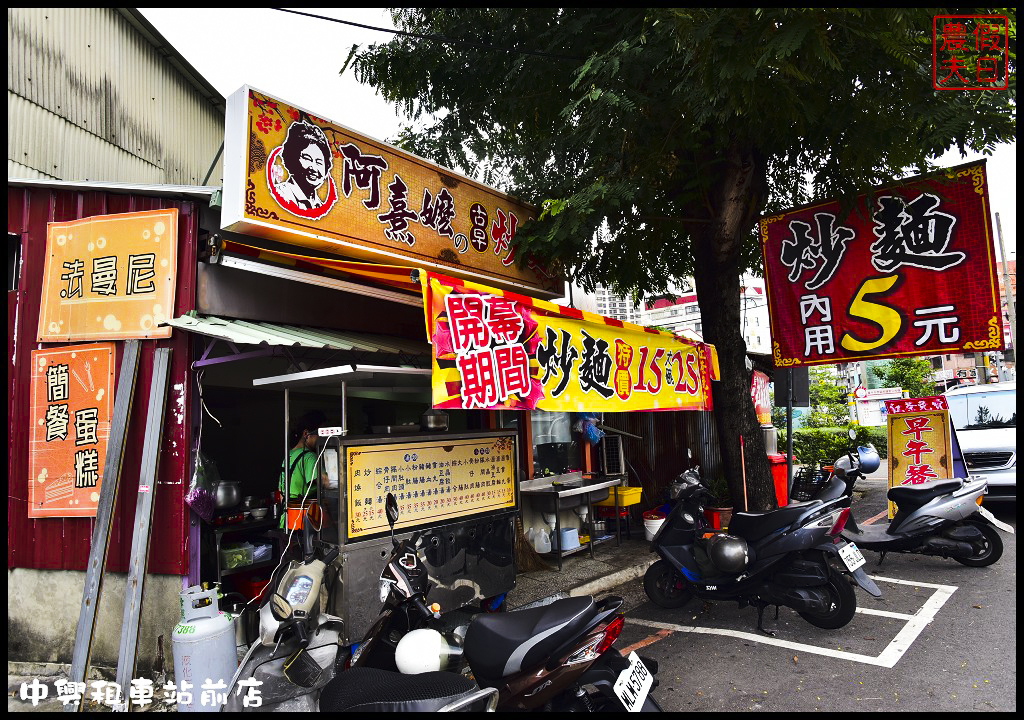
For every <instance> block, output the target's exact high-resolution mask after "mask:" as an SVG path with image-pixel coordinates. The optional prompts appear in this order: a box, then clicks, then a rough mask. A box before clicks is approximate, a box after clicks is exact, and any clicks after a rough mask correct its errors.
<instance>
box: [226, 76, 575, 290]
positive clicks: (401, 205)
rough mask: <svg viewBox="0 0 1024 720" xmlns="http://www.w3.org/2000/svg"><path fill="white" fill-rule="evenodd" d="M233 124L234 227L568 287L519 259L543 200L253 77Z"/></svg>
mask: <svg viewBox="0 0 1024 720" xmlns="http://www.w3.org/2000/svg"><path fill="white" fill-rule="evenodd" d="M226 126H227V127H226V134H225V149H224V152H225V156H224V158H225V159H224V163H225V164H224V173H225V176H224V202H223V211H222V213H221V222H222V225H223V227H224V229H225V230H230V231H233V232H239V233H246V234H248V235H253V236H257V237H262V238H267V239H270V240H277V241H279V242H284V243H288V244H291V245H299V246H302V247H305V248H310V249H312V250H317V251H323V252H328V253H332V254H336V255H344V256H345V257H348V258H352V259H355V260H361V261H371V262H379V263H384V264H389V265H404V266H410V267H424V268H428V269H434V270H440V271H443V272H445V273H446V274H452V275H457V276H460V277H467V278H472V279H476V280H481V281H484V282H487V283H491V284H497V285H499V286H501V287H506V288H510V289H515V290H516V291H517V292H522V291H528V294H534V295H537V296H541V297H555V296H559V295H561V294H562V290H563V287H564V281H563V278H562V277H561V276H560V275H559V274H558V273H557V272H555V271H552V270H551V269H550V268H547V267H545V266H544V264H543V263H541V262H539V261H538V260H537V259H536V258H533V257H526V258H520V256H519V248H518V246H517V243H516V232H517V231H518V229H519V228H520V226H522V224H523V223H525V222H526V221H528V220H531V219H533V218H535V217H536V216H537V211H536V209H535V208H533V207H531V206H529V205H527V204H525V203H523V202H520V201H518V200H515V199H514V198H511V197H509V196H508V195H505V194H503V193H501V192H498V191H497V190H494V189H493V188H489V187H487V186H485V185H482V184H480V183H478V182H475V181H474V180H472V179H470V178H468V177H465V176H461V175H458V174H456V173H454V172H452V171H450V170H447V169H445V168H442V167H440V166H439V165H436V164H434V163H432V162H430V161H428V160H426V159H424V158H421V157H418V156H416V155H413V154H411V153H408V152H404V151H402V150H400V149H398V148H396V147H393V146H391V145H387V144H385V143H382V142H379V141H377V140H374V139H372V138H370V137H367V136H365V135H361V134H359V133H356V132H354V131H352V130H350V129H349V128H347V127H345V126H343V125H339V124H337V123H335V122H332V121H330V120H326V119H323V118H321V117H317V116H316V115H312V114H310V113H309V112H307V111H306V110H304V109H302V108H300V107H298V106H296V105H292V104H290V103H287V102H285V101H283V100H279V99H278V98H274V97H271V96H270V95H267V94H265V93H262V92H259V91H257V90H254V89H252V88H250V87H248V86H243V87H242V88H241V89H240V90H239V91H238V92H236V93H235V94H233V95H232V96H231V97H230V98H229V99H228V107H227V120H226ZM521 259H522V260H524V261H523V262H520V260H521Z"/></svg>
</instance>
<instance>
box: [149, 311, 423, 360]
mask: <svg viewBox="0 0 1024 720" xmlns="http://www.w3.org/2000/svg"><path fill="white" fill-rule="evenodd" d="M166 324H167V325H170V326H171V327H175V328H178V329H179V330H186V331H188V332H193V333H197V334H199V335H205V336H206V337H212V338H217V339H219V340H226V341H228V342H232V343H236V344H243V345H269V346H283V347H308V348H323V349H328V350H355V351H361V352H381V353H390V354H399V353H405V354H407V355H426V354H427V353H429V352H430V346H429V345H427V344H426V343H422V342H416V341H415V340H404V339H402V338H394V337H386V336H384V335H367V334H364V333H352V332H341V331H339V330H325V329H323V328H312V327H306V326H304V325H277V324H274V323H264V322H249V321H247V320H234V319H228V318H220V317H214V316H212V315H211V316H207V317H193V316H190V315H182V316H181V317H178V318H174V319H173V320H168V321H167V322H166Z"/></svg>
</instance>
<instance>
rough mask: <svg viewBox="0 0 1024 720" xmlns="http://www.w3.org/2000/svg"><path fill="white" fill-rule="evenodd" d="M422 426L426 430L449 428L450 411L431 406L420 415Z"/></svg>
mask: <svg viewBox="0 0 1024 720" xmlns="http://www.w3.org/2000/svg"><path fill="white" fill-rule="evenodd" d="M420 427H421V428H423V429H424V430H447V429H448V413H446V412H442V411H440V410H435V409H433V408H431V409H429V410H427V411H426V412H425V413H423V414H422V415H421V416H420Z"/></svg>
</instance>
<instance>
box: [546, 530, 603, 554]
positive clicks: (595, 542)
mask: <svg viewBox="0 0 1024 720" xmlns="http://www.w3.org/2000/svg"><path fill="white" fill-rule="evenodd" d="M614 539H615V536H614V535H605V536H604V537H599V538H597V539H596V540H593V541H592V542H585V543H583V544H581V545H580V546H579V547H574V548H572V549H571V550H562V551H561V552H559V551H558V550H552V551H551V552H549V553H543V554H542V555H541V557H548V556H550V557H559V556H561V557H566V556H567V555H573V554H575V553H578V552H580V551H581V550H586V549H587V548H589V547H590V546H591V545H600V544H601V543H606V542H608V541H609V540H614Z"/></svg>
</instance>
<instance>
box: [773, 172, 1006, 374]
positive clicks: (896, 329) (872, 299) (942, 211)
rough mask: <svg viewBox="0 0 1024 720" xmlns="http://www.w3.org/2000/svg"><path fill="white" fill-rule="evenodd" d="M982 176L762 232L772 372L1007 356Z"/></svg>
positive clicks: (913, 182)
mask: <svg viewBox="0 0 1024 720" xmlns="http://www.w3.org/2000/svg"><path fill="white" fill-rule="evenodd" d="M989 213H990V208H989V203H988V190H987V184H986V180H985V164H984V163H983V162H982V163H972V164H970V165H963V166H960V167H955V168H951V169H948V170H944V171H941V172H938V173H934V174H931V175H926V176H921V177H918V178H912V179H910V180H906V181H904V182H901V183H900V184H898V185H893V186H890V187H885V188H880V189H876V190H872V191H871V192H869V193H866V194H864V195H861V196H860V197H858V198H857V199H856V201H855V204H854V208H853V209H852V210H850V211H848V212H846V213H845V214H843V213H842V210H841V208H840V204H839V203H838V202H836V201H832V202H823V203H819V204H816V205H811V206H808V207H804V208H799V209H796V210H790V211H788V212H785V213H782V214H780V215H774V216H772V217H766V218H763V219H762V220H761V222H760V234H761V247H762V252H763V255H764V267H765V280H766V281H767V287H768V304H769V309H770V314H771V327H772V345H773V355H774V358H775V365H776V366H777V367H789V366H793V365H814V364H819V363H830V364H831V363H837V362H844V361H848V360H853V359H856V360H866V359H868V358H885V357H903V356H914V355H937V354H941V353H961V352H975V351H981V350H998V349H999V348H1001V347H1002V346H1003V332H1002V328H1001V326H1000V315H1001V313H1000V302H999V290H998V283H997V280H996V272H995V256H994V254H993V243H992V227H991V220H990V218H989Z"/></svg>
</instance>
